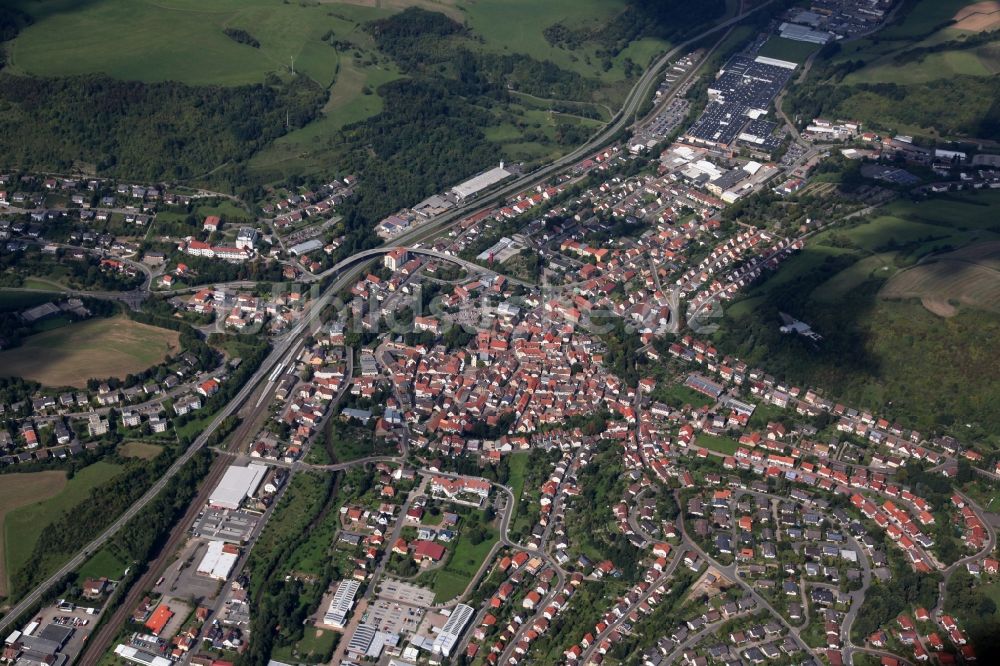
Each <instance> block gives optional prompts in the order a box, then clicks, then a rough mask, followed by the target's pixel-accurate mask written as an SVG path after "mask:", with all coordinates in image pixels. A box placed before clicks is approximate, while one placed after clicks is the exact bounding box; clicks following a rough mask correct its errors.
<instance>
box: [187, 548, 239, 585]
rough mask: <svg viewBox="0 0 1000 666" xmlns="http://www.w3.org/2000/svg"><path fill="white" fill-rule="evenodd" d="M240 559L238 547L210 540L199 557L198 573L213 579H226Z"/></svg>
mask: <svg viewBox="0 0 1000 666" xmlns="http://www.w3.org/2000/svg"><path fill="white" fill-rule="evenodd" d="M238 559H240V549H239V548H237V547H236V546H234V545H233V544H231V543H225V542H224V541H210V542H209V544H208V550H207V551H206V552H205V557H203V558H201V563H200V564H199V565H198V569H197V571H198V573H199V574H201V575H202V576H208V577H209V578H213V579H215V580H226V579H227V578H229V574H230V573H231V572H232V570H233V567H235V566H236V561H237V560H238Z"/></svg>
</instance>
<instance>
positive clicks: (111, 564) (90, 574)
mask: <svg viewBox="0 0 1000 666" xmlns="http://www.w3.org/2000/svg"><path fill="white" fill-rule="evenodd" d="M127 567H128V564H127V563H126V562H125V561H124V560H123V559H122V558H121V557H119V556H118V554H117V553H116V552H115V551H114V550H113V549H112V547H111V545H107V546H104V548H101V549H100V550H98V551H97V552H96V553H94V554H93V555H92V556H91V557H90V559H89V560H87V561H86V562H84V563H83V566H81V567H80V568H79V569H78V570H77V572H76V575H77V578H78V579H79V580H81V581H83V580H85V579H87V578H101V577H105V578H110V579H111V580H118V579H119V578H121V576H122V574H124V573H125V569H126V568H127Z"/></svg>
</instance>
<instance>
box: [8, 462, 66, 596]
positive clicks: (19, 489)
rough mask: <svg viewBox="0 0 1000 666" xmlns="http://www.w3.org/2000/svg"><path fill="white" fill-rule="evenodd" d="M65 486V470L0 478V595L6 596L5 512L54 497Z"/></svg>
mask: <svg viewBox="0 0 1000 666" xmlns="http://www.w3.org/2000/svg"><path fill="white" fill-rule="evenodd" d="M65 487H66V472H55V471H53V472H30V473H27V474H4V475H3V479H2V480H0V597H5V596H7V594H8V592H7V589H8V588H7V558H6V550H7V549H6V544H4V543H3V536H4V519H5V518H6V516H7V513H8V512H10V511H12V510H14V509H16V508H18V507H22V506H26V505H28V504H33V503H35V502H41V501H42V500H47V499H49V498H51V497H55V496H56V495H58V494H59V493H60V492H62V490H63V488H65Z"/></svg>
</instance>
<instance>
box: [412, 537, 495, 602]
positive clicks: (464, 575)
mask: <svg viewBox="0 0 1000 666" xmlns="http://www.w3.org/2000/svg"><path fill="white" fill-rule="evenodd" d="M466 520H468V518H466ZM468 527H469V526H468V525H466V526H465V529H464V530H463V531H462V532H461V533H460V534H459V537H458V540H457V541H456V542H455V546H454V549H453V550H452V551H451V553H450V554H449V555H448V560H447V561H446V562H445V564H444V566H443V567H441V568H440V569H436V570H434V571H431V572H428V573H426V574H424V575H422V576H420V578H419V579H418V583H419V584H422V585H429V586H430V588H431V589H432V590H434V602H435V603H441V602H443V601H448V600H449V599H454V598H455V597H457V596H458V595H460V594H461V593H462V592H464V591H465V588H466V587H467V586H468V585H469V581H471V580H472V577H473V576H475V575H476V572H477V571H479V567H480V566H482V564H483V560H485V559H486V556H487V555H488V554H489V552H490V549H492V548H493V544H494V543H496V541H497V538H499V534H498V533H497V530H496V529H494V528H493V527H487V528H486V531H487V538H486V539H483V540H482V541H481V542H479V543H478V544H473V543H472V540H471V539H469V537H468V536H467V534H468Z"/></svg>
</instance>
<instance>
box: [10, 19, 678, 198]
mask: <svg viewBox="0 0 1000 666" xmlns="http://www.w3.org/2000/svg"><path fill="white" fill-rule="evenodd" d="M15 6H17V7H18V8H20V9H22V10H23V11H25V12H27V13H29V14H30V15H31V16H32V17H33V18H34V19H35V22H34V24H33V25H31V26H29V27H28V28H26V29H25V30H23V31H22V33H21V34H20V35H19V36H18V37H17V38H16V39H15V40H14V42H13V43H12V44H11V45H10V48H9V55H10V58H9V59H10V64H9V65H8V67H9V69H10V70H11V71H12V72H14V73H21V74H33V75H37V76H67V75H77V74H91V73H102V74H107V75H109V76H112V77H115V78H120V79H127V80H141V81H147V82H156V81H180V82H182V83H187V84H191V85H223V86H235V85H244V84H251V83H260V82H263V81H265V80H266V79H267V77H269V76H272V75H277V76H279V77H281V78H287V77H289V76H292V71H293V69H294V73H295V75H299V76H306V77H309V78H310V79H312V80H314V81H315V82H316V83H317V84H319V85H320V86H321V87H323V88H326V89H328V90H329V92H330V97H329V101H328V103H327V104H326V107H325V108H324V110H323V111H324V113H323V116H321V117H320V118H319V119H318V120H316V121H314V122H313V123H311V124H310V125H308V126H307V127H305V128H303V129H300V130H298V131H295V132H292V133H290V134H289V135H287V136H285V137H283V138H282V139H280V140H279V141H277V142H275V143H274V144H273V145H271V146H269V147H268V148H267V149H265V150H264V151H262V152H261V153H260V154H258V155H257V156H255V157H254V159H253V160H252V162H251V163H250V165H249V166H250V169H251V171H252V172H253V173H255V174H256V175H258V176H266V177H267V178H278V177H282V176H285V175H288V174H290V173H293V172H299V173H301V172H303V171H306V172H309V171H313V170H315V168H316V167H317V166H318V165H326V166H328V165H329V162H330V160H331V159H335V156H334V155H331V154H329V153H327V152H324V151H321V150H317V147H318V145H321V144H322V143H323V142H324V140H325V138H326V137H329V136H332V135H333V134H334V133H335V132H336V131H337V130H339V129H340V128H341V127H344V126H345V125H348V124H350V123H353V122H356V121H359V120H363V119H365V118H368V117H370V116H372V115H374V114H376V113H378V112H379V111H380V110H381V109H382V100H381V99H380V98H379V96H378V94H377V92H376V91H377V88H378V87H379V86H380V85H382V84H384V83H386V82H388V81H392V80H394V79H398V78H400V76H401V74H400V72H399V71H398V70H397V69H396V67H395V65H394V63H393V62H392V61H391V60H390V59H389V58H387V57H386V56H384V55H382V54H381V53H380V52H379V51H378V50H377V49H376V48H375V46H374V42H373V40H372V38H371V35H369V34H368V32H367V31H366V29H365V25H366V24H367V23H368V22H370V21H372V20H375V19H379V18H384V17H386V16H389V15H391V14H393V13H396V12H398V11H401V10H403V9H405V8H407V7H410V6H419V7H422V8H424V9H427V10H430V11H440V12H442V13H445V14H447V15H448V16H450V17H451V18H453V19H455V20H456V21H459V22H462V23H466V24H467V25H468V26H469V27H470V28H471V30H472V31H473V32H474V33H476V34H477V35H479V36H481V37H482V38H483V42H482V44H481V46H480V47H477V48H481V49H482V50H483V51H486V52H494V53H523V54H527V55H530V56H532V57H534V58H536V59H538V60H549V61H552V62H554V63H555V64H557V65H559V66H560V67H562V68H564V69H567V70H570V71H573V72H577V73H579V74H582V75H584V76H587V77H591V78H595V79H599V80H600V81H601V82H603V83H604V84H605V85H607V86H608V87H609V89H608V94H610V95H611V96H616V95H620V94H624V92H625V90H626V89H627V87H628V84H627V82H626V81H625V63H626V62H627V60H631V61H633V62H635V63H637V64H638V65H640V66H645V65H647V64H648V63H649V62H650V61H651V59H652V58H653V57H654V56H656V55H657V54H658V53H661V52H662V51H663V50H665V49H666V48H668V46H669V45H668V44H667V43H666V42H664V41H662V40H658V39H651V38H644V39H639V40H636V41H634V42H632V43H631V44H629V45H628V46H627V47H626V48H625V49H624V50H622V51H621V52H620V53H618V54H617V55H616V56H615V57H614V58H612V59H611V61H610V66H607V65H606V64H605V62H604V58H603V57H602V56H599V55H598V49H599V46H598V45H597V44H596V43H590V42H587V43H584V44H583V45H581V46H580V47H579V48H576V49H574V50H569V49H564V48H558V47H556V46H553V45H552V44H550V43H549V42H548V41H547V40H546V38H545V35H544V34H543V32H544V30H545V28H547V27H549V26H551V25H553V24H555V23H562V24H564V25H565V26H567V27H569V28H571V29H577V28H588V29H589V28H599V27H601V26H603V25H604V24H606V23H607V22H608V21H610V20H611V19H612V18H613V17H615V16H616V15H617V14H618V13H620V12H621V11H622V10H623V9H624V8H625V6H626V1H625V0H549V1H548V2H544V3H538V2H533V1H531V0H380V1H378V2H375V1H374V0H373V1H370V2H369V1H367V0H342V1H341V0H324V1H323V2H301V3H299V2H278V1H277V0H131V1H126V0H87V1H86V2H74V1H72V0H15ZM529 16H530V17H531V20H525V17H529ZM226 29H242V30H245V31H247V32H248V33H250V35H252V37H253V38H255V39H256V40H257V41H258V42H259V44H260V46H259V48H254V47H252V46H249V45H247V44H240V43H237V42H236V41H234V40H233V39H231V38H230V37H229V36H227V35H226V34H225V32H224V30H226ZM333 43H336V45H334V44H333ZM109 44H113V45H114V46H113V48H109V47H108V45H109ZM505 152H506V153H507V157H508V159H532V158H540V157H551V156H554V155H555V153H553V152H552V149H551V148H550V147H544V146H541V145H540V144H537V143H535V142H531V141H526V142H523V143H517V142H511V143H510V144H508V145H506V146H505Z"/></svg>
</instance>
